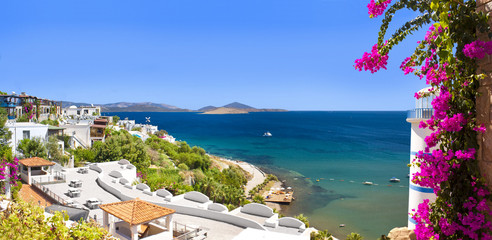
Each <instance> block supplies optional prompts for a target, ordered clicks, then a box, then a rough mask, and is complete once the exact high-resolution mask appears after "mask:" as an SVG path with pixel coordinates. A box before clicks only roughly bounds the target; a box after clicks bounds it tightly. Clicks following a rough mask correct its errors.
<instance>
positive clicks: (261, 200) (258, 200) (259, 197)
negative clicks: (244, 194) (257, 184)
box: [253, 194, 265, 204]
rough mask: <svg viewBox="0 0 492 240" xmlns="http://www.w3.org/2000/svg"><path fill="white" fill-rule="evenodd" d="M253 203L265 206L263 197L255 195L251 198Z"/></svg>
mask: <svg viewBox="0 0 492 240" xmlns="http://www.w3.org/2000/svg"><path fill="white" fill-rule="evenodd" d="M253 202H255V203H261V204H265V199H264V198H263V196H261V195H258V194H256V195H255V196H254V197H253Z"/></svg>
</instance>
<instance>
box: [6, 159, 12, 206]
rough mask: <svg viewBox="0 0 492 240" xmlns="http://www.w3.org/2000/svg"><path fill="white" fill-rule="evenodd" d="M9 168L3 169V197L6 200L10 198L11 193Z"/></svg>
mask: <svg viewBox="0 0 492 240" xmlns="http://www.w3.org/2000/svg"><path fill="white" fill-rule="evenodd" d="M9 175H10V168H9V166H6V168H5V196H6V197H7V199H10V197H11V191H10V177H9Z"/></svg>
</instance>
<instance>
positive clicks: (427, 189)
mask: <svg viewBox="0 0 492 240" xmlns="http://www.w3.org/2000/svg"><path fill="white" fill-rule="evenodd" d="M410 189H412V190H415V191H417V192H422V193H434V190H433V189H432V188H426V187H421V186H417V185H414V184H411V183H410Z"/></svg>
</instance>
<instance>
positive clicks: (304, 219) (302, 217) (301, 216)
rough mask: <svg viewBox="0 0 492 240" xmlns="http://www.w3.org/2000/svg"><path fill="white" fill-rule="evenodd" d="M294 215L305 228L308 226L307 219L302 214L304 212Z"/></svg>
mask: <svg viewBox="0 0 492 240" xmlns="http://www.w3.org/2000/svg"><path fill="white" fill-rule="evenodd" d="M294 217H295V218H297V219H298V220H299V221H301V222H303V223H304V224H305V225H306V227H307V228H308V227H309V220H308V218H307V217H306V216H304V214H302V213H301V214H299V215H297V216H294Z"/></svg>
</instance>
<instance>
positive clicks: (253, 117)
mask: <svg viewBox="0 0 492 240" xmlns="http://www.w3.org/2000/svg"><path fill="white" fill-rule="evenodd" d="M105 115H118V116H119V117H121V118H122V119H124V118H126V117H127V118H128V119H134V120H136V122H137V123H145V120H146V119H145V117H151V123H150V124H153V125H157V126H158V127H159V129H164V130H166V131H168V132H169V134H171V135H173V136H174V137H175V138H176V139H177V140H182V141H186V142H188V143H189V144H190V145H197V146H201V147H203V148H204V149H205V150H206V151H207V152H208V153H210V154H214V155H218V156H222V157H226V158H232V159H234V160H242V161H246V162H250V163H253V164H255V165H257V166H259V167H260V168H262V169H264V170H265V171H266V172H271V173H274V174H276V175H277V176H279V177H280V179H281V180H285V185H286V186H291V187H293V188H294V191H295V193H294V196H295V198H296V200H295V201H294V202H293V203H292V204H291V205H286V206H283V212H284V213H285V214H286V215H289V216H293V215H297V214H300V213H304V215H306V216H308V218H309V220H310V222H311V225H313V226H314V227H316V228H318V229H328V230H329V232H331V233H333V234H334V235H335V236H336V237H339V238H342V239H344V238H345V236H346V235H347V234H349V233H350V232H358V233H360V234H361V235H363V236H364V238H365V239H376V238H377V237H380V236H381V235H382V234H387V233H388V232H389V230H391V229H392V228H393V227H401V226H406V224H407V208H408V178H407V174H408V172H409V170H408V167H407V164H408V162H409V152H410V124H409V123H407V122H406V121H405V119H406V112H403V111H387V112H385V111H373V112H371V111H353V112H352V111H333V112H330V111H291V112H260V113H249V114H230V115H205V114H198V113H189V112H187V113H167V112H164V113H162V112H151V113H147V112H121V113H105ZM267 131H269V132H271V133H272V135H273V136H272V137H263V134H264V133H265V132H267ZM391 177H397V178H399V179H401V182H400V183H389V181H388V180H389V179H390V178H391ZM317 180H319V181H317ZM364 181H371V182H373V183H375V184H377V185H372V186H367V185H363V184H362V182H364ZM340 224H345V227H343V228H340V227H339V225H340Z"/></svg>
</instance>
